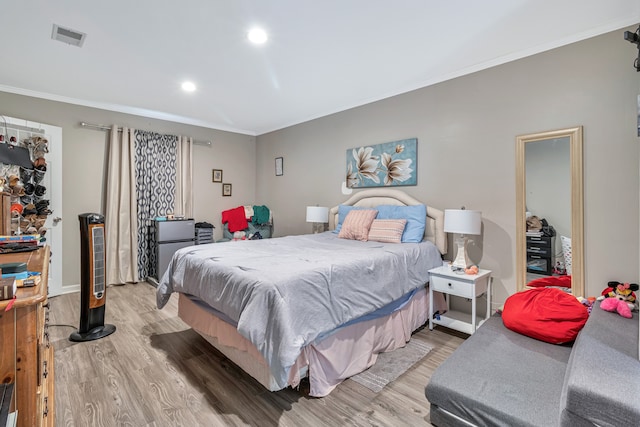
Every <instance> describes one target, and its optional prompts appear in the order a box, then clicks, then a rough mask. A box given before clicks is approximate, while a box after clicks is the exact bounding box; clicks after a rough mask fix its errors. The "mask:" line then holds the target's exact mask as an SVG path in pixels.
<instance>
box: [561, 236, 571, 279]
mask: <svg viewBox="0 0 640 427" xmlns="http://www.w3.org/2000/svg"><path fill="white" fill-rule="evenodd" d="M560 240H561V241H562V255H563V256H564V268H565V269H566V270H567V274H568V275H569V276H571V237H565V236H560Z"/></svg>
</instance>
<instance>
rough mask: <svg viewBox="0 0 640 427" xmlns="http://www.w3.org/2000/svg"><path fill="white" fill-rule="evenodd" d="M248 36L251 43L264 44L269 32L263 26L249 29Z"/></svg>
mask: <svg viewBox="0 0 640 427" xmlns="http://www.w3.org/2000/svg"><path fill="white" fill-rule="evenodd" d="M247 37H248V38H249V40H250V41H251V43H255V44H263V43H264V42H266V41H267V39H268V38H269V37H267V33H266V32H265V31H264V30H263V29H261V28H254V29H253V30H251V31H249V33H248V34H247Z"/></svg>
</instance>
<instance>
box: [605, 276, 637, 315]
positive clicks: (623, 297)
mask: <svg viewBox="0 0 640 427" xmlns="http://www.w3.org/2000/svg"><path fill="white" fill-rule="evenodd" d="M608 285H609V286H608V287H607V288H606V289H605V290H604V291H602V295H601V296H600V297H598V299H599V300H602V302H601V303H600V308H601V309H603V310H605V311H611V312H617V313H618V314H619V315H620V316H622V317H626V318H627V319H631V317H632V315H631V310H634V309H635V308H636V307H635V303H636V294H634V293H633V291H637V290H638V285H637V284H635V283H620V282H609V283H608Z"/></svg>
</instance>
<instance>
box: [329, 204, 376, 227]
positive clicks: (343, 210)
mask: <svg viewBox="0 0 640 427" xmlns="http://www.w3.org/2000/svg"><path fill="white" fill-rule="evenodd" d="M354 209H360V210H361V209H371V208H365V207H359V206H349V205H338V223H337V224H336V228H335V230H333V232H334V233H336V234H338V233H340V229H341V228H342V223H343V222H344V219H345V218H346V217H347V214H349V212H351V211H352V210H354Z"/></svg>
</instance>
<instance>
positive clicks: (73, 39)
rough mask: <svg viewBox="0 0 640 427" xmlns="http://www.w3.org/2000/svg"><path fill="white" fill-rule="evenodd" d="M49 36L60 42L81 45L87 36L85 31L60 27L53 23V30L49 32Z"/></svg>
mask: <svg viewBox="0 0 640 427" xmlns="http://www.w3.org/2000/svg"><path fill="white" fill-rule="evenodd" d="M51 38H52V39H54V40H58V41H60V42H62V43H67V44H70V45H73V46H78V47H82V44H83V43H84V39H86V38H87V35H86V34H85V33H81V32H80V31H76V30H72V29H70V28H64V27H60V26H59V25H57V24H53V32H52V34H51Z"/></svg>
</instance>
